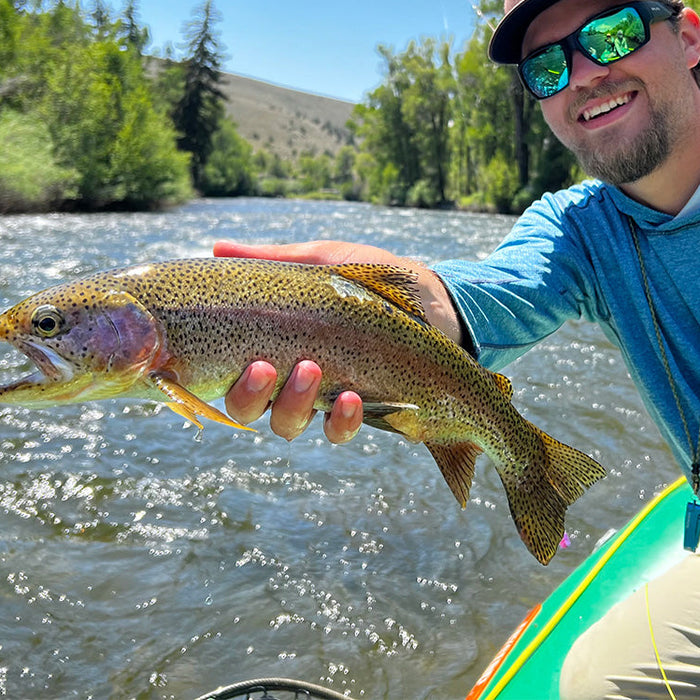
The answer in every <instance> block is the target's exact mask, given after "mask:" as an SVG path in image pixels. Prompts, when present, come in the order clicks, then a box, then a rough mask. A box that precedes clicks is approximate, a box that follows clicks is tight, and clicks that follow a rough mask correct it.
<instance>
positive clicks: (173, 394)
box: [146, 372, 255, 431]
mask: <svg viewBox="0 0 700 700" xmlns="http://www.w3.org/2000/svg"><path fill="white" fill-rule="evenodd" d="M146 381H147V382H148V383H149V384H150V385H151V386H153V387H155V388H156V389H158V390H159V391H161V392H163V394H165V396H167V398H168V403H166V406H167V407H168V408H169V409H170V410H172V411H174V412H175V413H177V414H178V415H180V416H183V417H184V418H186V419H187V420H188V421H190V423H193V424H194V425H196V426H197V427H198V428H200V429H201V428H202V427H203V426H202V423H201V422H200V421H199V419H198V418H197V416H202V418H208V419H209V420H213V421H216V422H217V423H223V424H224V425H229V426H231V427H232V428H239V429H241V430H252V431H255V429H254V428H249V427H248V426H246V425H241V424H240V423H236V421H234V420H232V419H231V418H229V417H228V416H227V415H226V414H224V413H222V412H221V411H219V409H218V408H214V406H211V405H209V404H208V403H206V402H205V401H202V399H200V398H199V397H197V396H195V395H194V394H193V393H192V392H191V391H187V389H185V387H183V386H180V384H178V383H177V382H176V381H175V380H174V379H172V378H171V377H168V376H166V375H164V374H159V373H158V372H151V374H149V375H148V379H147V380H146Z"/></svg>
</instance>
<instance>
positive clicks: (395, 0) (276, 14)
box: [110, 0, 476, 102]
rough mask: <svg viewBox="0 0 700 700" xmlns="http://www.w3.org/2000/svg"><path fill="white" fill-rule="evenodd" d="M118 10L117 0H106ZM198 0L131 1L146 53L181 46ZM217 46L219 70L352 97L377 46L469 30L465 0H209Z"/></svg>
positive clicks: (370, 83) (456, 37) (369, 80)
mask: <svg viewBox="0 0 700 700" xmlns="http://www.w3.org/2000/svg"><path fill="white" fill-rule="evenodd" d="M110 4H111V6H112V8H113V9H114V11H115V12H116V13H117V14H119V13H121V11H122V9H123V7H124V6H125V4H126V3H125V2H123V1H122V2H120V0H111V2H110ZM200 4H201V0H138V2H137V8H138V18H139V21H140V23H141V24H142V25H147V26H148V28H149V30H150V33H151V43H150V45H149V46H148V47H147V48H146V51H147V52H149V53H158V51H157V50H160V53H161V54H162V52H163V49H164V48H165V47H166V45H167V44H168V43H171V44H172V45H173V47H174V48H175V50H176V52H177V51H178V50H182V47H183V44H184V32H183V28H184V26H185V24H186V23H187V22H188V21H189V20H190V19H192V10H193V9H194V8H195V7H197V6H198V5H200ZM214 6H215V7H216V8H217V9H218V11H219V13H220V14H221V16H222V21H221V22H220V23H218V25H217V29H218V31H219V33H220V37H219V38H220V42H221V44H222V47H223V48H224V52H225V60H224V64H223V66H222V67H223V70H224V71H226V72H229V73H238V74H239V75H245V76H248V77H251V78H257V79H259V80H263V81H265V82H270V83H275V84H277V85H283V86H285V87H290V88H294V89H296V90H302V91H304V92H313V93H317V94H320V95H325V96H328V97H336V98H339V99H343V100H348V101H350V102H360V101H362V100H363V99H364V97H365V95H366V94H367V93H369V92H371V91H372V90H373V89H374V88H375V87H377V86H378V85H379V84H381V82H382V78H383V74H382V67H383V60H382V59H381V57H380V56H379V54H378V53H377V45H378V44H384V45H386V46H389V47H391V48H392V49H393V51H394V52H395V53H401V52H403V51H404V50H405V49H406V47H407V46H408V43H409V41H411V40H412V39H413V40H415V41H417V42H419V41H420V40H421V38H422V37H433V38H435V39H438V40H441V39H447V38H452V39H453V42H454V43H453V46H454V47H455V49H456V50H461V49H462V47H463V46H464V42H465V41H466V40H467V39H468V38H469V37H470V36H471V33H472V31H473V27H474V24H475V18H476V15H475V12H474V9H473V6H472V1H471V0H403V2H401V1H400V0H350V1H349V2H348V0H344V1H342V2H338V0H324V1H320V0H214Z"/></svg>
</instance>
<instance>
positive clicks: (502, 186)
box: [483, 154, 518, 213]
mask: <svg viewBox="0 0 700 700" xmlns="http://www.w3.org/2000/svg"><path fill="white" fill-rule="evenodd" d="M483 183H484V188H483V189H484V195H485V198H486V201H487V202H489V203H490V204H493V205H494V207H495V208H496V210H497V211H500V212H505V213H510V212H511V211H512V202H513V199H514V197H515V194H516V192H517V191H518V179H517V175H516V173H515V171H514V169H513V167H512V165H511V163H509V162H508V161H506V160H505V158H504V157H503V156H502V155H500V154H499V155H495V156H494V157H493V158H492V159H491V160H490V161H489V163H488V164H487V165H486V167H485V168H484V173H483Z"/></svg>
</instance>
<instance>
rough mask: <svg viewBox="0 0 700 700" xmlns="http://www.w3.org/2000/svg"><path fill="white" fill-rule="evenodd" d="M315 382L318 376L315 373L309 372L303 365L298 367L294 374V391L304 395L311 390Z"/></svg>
mask: <svg viewBox="0 0 700 700" xmlns="http://www.w3.org/2000/svg"><path fill="white" fill-rule="evenodd" d="M315 380H316V376H315V374H314V373H313V372H309V370H308V369H306V367H304V365H303V364H299V365H297V368H296V371H295V373H294V384H293V386H294V391H296V392H297V393H299V394H303V393H304V392H306V391H308V390H309V389H310V388H311V386H312V385H313V383H314V381H315Z"/></svg>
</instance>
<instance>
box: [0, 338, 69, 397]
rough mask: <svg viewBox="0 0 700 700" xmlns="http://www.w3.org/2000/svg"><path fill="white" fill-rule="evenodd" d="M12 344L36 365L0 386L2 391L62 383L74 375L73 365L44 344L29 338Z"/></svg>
mask: <svg viewBox="0 0 700 700" xmlns="http://www.w3.org/2000/svg"><path fill="white" fill-rule="evenodd" d="M14 345H15V347H16V348H17V349H18V350H19V351H20V352H22V353H24V354H25V355H26V356H27V358H28V359H30V360H31V361H32V362H33V363H34V364H35V365H36V370H35V371H34V372H32V373H31V374H29V375H27V376H26V377H22V378H21V379H18V380H17V381H15V382H12V383H10V384H6V385H3V386H0V391H2V392H5V391H12V390H13V389H17V388H18V387H28V386H36V385H40V384H47V383H61V384H62V383H65V382H68V381H70V380H71V379H72V378H73V376H74V375H75V370H74V367H73V366H72V365H71V364H70V363H69V362H67V361H66V360H65V358H63V357H61V356H60V355H59V354H58V353H57V352H56V351H55V350H52V349H51V348H49V347H46V346H45V345H38V344H36V343H33V342H32V341H31V340H21V341H17V342H16V343H14Z"/></svg>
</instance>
